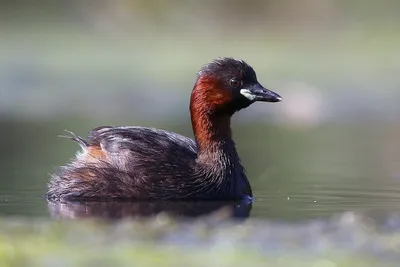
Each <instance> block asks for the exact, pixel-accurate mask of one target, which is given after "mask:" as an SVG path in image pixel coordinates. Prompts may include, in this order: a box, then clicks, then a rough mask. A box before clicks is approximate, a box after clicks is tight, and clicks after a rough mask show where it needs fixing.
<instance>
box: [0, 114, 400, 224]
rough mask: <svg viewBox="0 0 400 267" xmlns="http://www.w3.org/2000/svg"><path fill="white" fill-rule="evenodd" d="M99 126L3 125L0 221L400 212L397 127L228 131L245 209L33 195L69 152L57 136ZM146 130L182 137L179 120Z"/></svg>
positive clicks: (296, 217) (242, 127)
mask: <svg viewBox="0 0 400 267" xmlns="http://www.w3.org/2000/svg"><path fill="white" fill-rule="evenodd" d="M125 123H126V122H125ZM100 124H104V122H99V121H85V120H76V119H63V120H59V121H43V120H42V121H18V120H7V121H2V122H1V123H0V126H1V127H0V128H1V129H2V130H1V141H0V142H1V143H0V145H1V148H2V149H1V150H0V159H1V163H0V167H1V169H2V170H3V172H2V177H1V180H0V216H29V217H55V218H58V217H60V216H63V217H90V216H97V217H116V218H118V217H125V216H147V215H151V214H155V213H158V212H160V211H168V212H172V213H173V214H175V215H178V216H184V215H188V216H197V215H204V214H207V213H209V212H214V211H216V210H218V209H220V208H221V207H224V206H227V207H228V208H234V210H235V213H234V214H233V215H234V216H237V217H247V216H249V217H250V218H264V219H274V220H281V221H283V220H284V221H289V222H290V221H301V220H305V219H313V218H315V219H317V218H319V219H320V218H325V217H329V216H332V215H335V214H339V213H342V212H345V211H356V212H362V213H369V212H374V213H376V214H380V215H379V216H386V215H387V214H392V213H396V212H398V211H400V152H399V151H400V149H399V143H398V140H397V139H398V136H400V134H399V133H400V126H396V125H392V124H389V123H386V124H383V123H379V122H374V123H363V122H357V123H346V124H328V125H320V126H318V127H309V128H298V127H294V126H293V127H289V126H287V125H286V126H283V125H265V124H262V125H257V124H254V123H251V124H250V123H249V124H244V123H239V122H236V123H234V125H233V128H234V137H235V140H236V143H237V145H238V150H239V154H240V155H241V158H242V160H243V164H244V165H245V167H246V169H247V172H248V177H249V178H250V182H251V184H252V187H253V191H254V195H255V201H254V202H253V203H252V204H247V203H199V202H180V203H177V202H173V203H146V202H144V203H143V202H142V203H135V204H129V203H100V204H99V203H97V204H93V203H63V204H59V203H58V204H57V203H47V201H46V200H45V199H44V198H43V197H42V196H43V194H44V193H45V190H46V183H47V181H48V178H49V174H50V173H51V172H52V171H54V170H55V169H56V168H57V166H59V165H61V164H63V163H65V162H67V160H68V159H69V158H70V157H72V156H73V154H74V153H75V151H76V150H77V149H78V146H77V145H76V144H74V143H73V142H69V141H68V140H63V139H60V138H57V137H56V136H57V135H58V134H60V133H62V130H63V129H69V130H73V131H75V132H76V133H78V134H80V135H84V134H85V133H86V132H87V130H89V129H90V128H92V127H94V126H97V125H100ZM116 124H118V122H117V123H116ZM148 125H153V126H156V127H160V128H164V129H169V130H173V131H177V132H180V133H182V134H185V135H189V136H191V129H190V127H189V126H188V124H187V122H186V121H185V122H182V123H180V124H178V125H177V124H176V122H171V123H169V124H168V123H157V122H155V123H148Z"/></svg>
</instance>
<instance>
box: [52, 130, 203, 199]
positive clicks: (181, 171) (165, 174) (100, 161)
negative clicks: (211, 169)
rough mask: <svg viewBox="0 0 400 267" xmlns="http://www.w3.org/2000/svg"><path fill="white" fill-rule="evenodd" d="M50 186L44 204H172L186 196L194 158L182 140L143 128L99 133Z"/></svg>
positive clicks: (84, 144)
mask: <svg viewBox="0 0 400 267" xmlns="http://www.w3.org/2000/svg"><path fill="white" fill-rule="evenodd" d="M72 139H74V140H75V141H78V142H79V143H80V145H81V147H82V151H81V152H79V153H78V154H77V157H76V158H75V159H73V160H72V161H71V162H70V163H69V164H68V165H66V166H63V167H61V168H60V170H59V171H58V172H57V173H55V174H54V175H53V176H52V178H51V180H50V183H49V190H48V197H49V198H74V197H76V198H79V197H86V198H90V197H93V198H136V199H137V198H152V197H156V198H158V199H160V198H165V199H168V198H175V197H178V198H179V196H178V195H177V196H174V195H171V192H176V193H179V192H181V193H182V194H183V195H185V194H187V193H188V192H186V190H185V188H184V187H182V188H181V190H179V187H180V186H181V185H182V184H187V180H188V179H190V178H191V177H193V176H194V175H195V174H194V169H195V168H194V167H195V160H196V157H197V148H196V143H195V142H194V141H193V140H192V139H190V138H187V137H184V136H182V135H179V134H176V133H172V132H169V131H165V130H160V129H154V128H146V127H108V126H103V127H98V128H96V129H93V130H92V131H90V133H89V137H88V140H87V141H85V140H83V139H82V138H79V137H77V136H75V137H73V138H72Z"/></svg>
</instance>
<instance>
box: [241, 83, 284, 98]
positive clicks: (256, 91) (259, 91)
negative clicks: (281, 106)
mask: <svg viewBox="0 0 400 267" xmlns="http://www.w3.org/2000/svg"><path fill="white" fill-rule="evenodd" d="M240 93H241V94H242V95H244V96H245V97H246V98H248V99H249V100H250V101H254V102H255V101H262V102H281V101H282V97H281V96H280V95H278V94H277V93H275V92H272V91H271V90H268V89H266V88H264V86H262V85H261V84H259V83H256V84H254V85H252V86H249V87H247V88H244V89H241V90H240Z"/></svg>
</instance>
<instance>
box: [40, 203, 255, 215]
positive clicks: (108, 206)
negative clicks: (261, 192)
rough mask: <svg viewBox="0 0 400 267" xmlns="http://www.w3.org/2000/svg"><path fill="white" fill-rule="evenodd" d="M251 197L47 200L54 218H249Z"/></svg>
mask: <svg viewBox="0 0 400 267" xmlns="http://www.w3.org/2000/svg"><path fill="white" fill-rule="evenodd" d="M251 208H252V201H251V200H241V201H136V202H132V201H131V202H128V201H101V202H96V201H62V202H60V201H50V200H48V209H49V212H50V215H51V216H52V217H53V218H56V219H78V218H102V219H123V218H130V217H131V218H132V217H133V218H135V217H149V216H154V215H157V214H159V213H161V212H165V213H167V214H169V215H171V216H174V217H192V218H193V217H199V216H206V215H209V214H214V213H215V214H217V213H221V215H222V216H223V217H229V218H232V219H244V218H247V217H249V215H250V211H251Z"/></svg>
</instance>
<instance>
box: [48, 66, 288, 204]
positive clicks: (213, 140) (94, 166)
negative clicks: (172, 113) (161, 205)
mask: <svg viewBox="0 0 400 267" xmlns="http://www.w3.org/2000/svg"><path fill="white" fill-rule="evenodd" d="M281 100H282V98H281V97H280V96H279V95H278V94H276V93H274V92H272V91H270V90H268V89H266V88H264V87H263V86H262V85H261V84H260V83H259V82H258V81H257V77H256V73H255V71H254V70H253V68H252V67H251V66H249V65H248V64H247V63H245V62H244V61H242V60H236V59H233V58H219V59H215V60H213V61H212V62H211V63H209V64H207V65H205V66H203V67H202V68H201V69H200V71H199V72H198V73H197V80H196V83H195V85H194V88H193V91H192V94H191V98H190V115H191V120H192V127H193V132H194V136H195V140H192V139H190V138H187V137H184V136H182V135H179V134H176V133H172V132H169V131H165V130H160V129H154V128H145V127H139V126H134V127H128V126H123V127H110V126H102V127H98V128H95V129H93V130H91V131H90V132H89V137H88V139H87V140H84V139H82V138H81V137H79V136H76V135H74V134H72V133H71V134H72V136H71V137H70V138H71V139H72V140H74V141H76V142H77V143H79V145H80V146H81V148H82V151H80V152H78V153H77V155H76V157H75V159H73V160H72V161H71V162H70V163H68V164H67V165H66V166H62V167H60V169H59V170H58V171H57V172H56V173H55V174H53V175H52V176H51V179H50V182H49V184H48V192H47V197H48V198H49V199H63V200H68V199H149V200H168V199H181V200H184V199H193V200H194V199H197V200H222V199H223V200H229V199H241V198H247V197H252V191H251V187H250V184H249V181H248V180H247V177H246V174H245V170H244V168H243V166H242V164H241V162H240V159H239V156H238V153H237V151H236V148H235V143H234V141H233V140H232V132H231V127H230V121H231V116H232V115H233V114H234V113H235V112H237V111H239V110H241V109H243V108H246V107H248V106H250V105H251V104H252V103H254V102H256V101H263V102H279V101H281Z"/></svg>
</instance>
